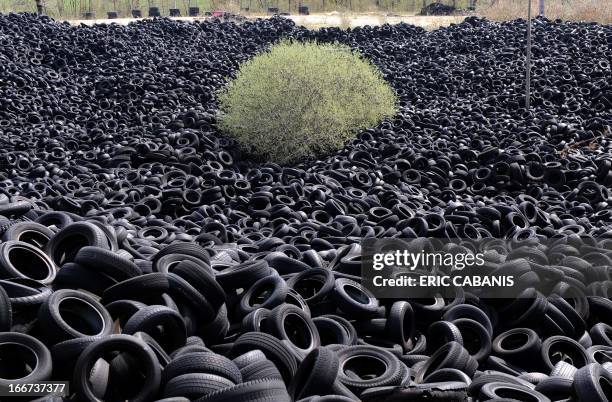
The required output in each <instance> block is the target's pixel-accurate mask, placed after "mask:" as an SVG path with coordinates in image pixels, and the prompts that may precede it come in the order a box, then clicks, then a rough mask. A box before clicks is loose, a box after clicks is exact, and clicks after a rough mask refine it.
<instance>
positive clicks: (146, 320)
mask: <svg viewBox="0 0 612 402" xmlns="http://www.w3.org/2000/svg"><path fill="white" fill-rule="evenodd" d="M4 211H5V213H6V212H7V211H11V212H12V213H13V214H14V216H13V217H12V218H13V219H12V225H11V226H10V228H8V230H6V231H5V232H4V234H3V238H2V242H1V243H0V250H1V257H2V259H1V260H0V277H1V278H2V279H0V298H1V299H2V300H0V307H1V310H0V324H1V325H2V327H1V328H0V330H1V331H3V332H1V333H0V358H1V360H0V368H1V369H2V370H1V371H0V373H2V375H1V376H0V377H1V379H0V384H1V385H8V384H19V383H29V382H33V381H49V380H55V381H68V382H69V383H70V386H71V388H70V389H71V392H72V394H73V395H72V397H73V398H76V399H77V400H87V401H93V400H142V401H150V400H157V399H166V398H174V399H170V400H174V401H182V400H198V401H230V400H240V401H264V400H274V401H283V400H284V401H292V400H296V401H297V400H308V401H315V400H327V401H349V400H364V401H388V400H406V398H416V399H415V400H428V398H435V400H449V401H455V400H466V399H467V398H468V397H470V398H473V400H476V401H486V400H491V399H492V400H495V399H499V398H502V397H506V398H507V397H508V395H512V398H511V399H514V400H525V401H526V400H538V401H548V400H550V401H557V400H566V399H568V398H574V399H577V400H581V401H582V400H583V401H606V400H609V398H610V396H612V395H611V394H610V388H609V387H607V385H606V384H608V382H609V381H612V326H611V325H612V301H611V300H610V299H609V298H608V297H609V296H608V297H601V296H589V297H587V296H584V294H582V295H580V287H579V286H578V285H576V284H577V283H581V282H580V281H579V280H577V279H575V278H572V279H567V282H563V281H561V282H560V284H561V286H559V287H558V289H556V291H555V292H554V293H552V294H551V296H549V297H545V296H544V295H543V294H542V293H540V292H538V291H536V290H535V289H534V288H527V289H526V290H525V291H524V293H523V294H522V295H521V296H520V297H519V298H516V299H490V300H484V299H483V300H481V299H479V298H478V297H477V296H475V295H473V294H468V293H465V292H463V291H462V290H461V289H460V288H458V289H457V290H456V296H455V297H454V298H452V299H443V298H441V297H437V298H433V299H432V300H425V299H407V300H387V299H377V298H375V297H374V296H373V295H372V294H371V293H370V292H369V291H368V290H367V289H365V288H364V287H362V285H361V284H360V283H359V277H357V276H355V275H352V274H351V272H352V273H353V274H354V273H355V272H354V271H355V261H357V260H358V257H359V256H360V253H359V248H358V247H355V246H353V247H351V246H345V247H343V248H340V249H339V250H338V253H337V254H336V255H335V256H334V258H332V259H331V260H330V259H329V257H327V256H326V254H325V253H322V252H316V251H314V250H313V249H308V250H302V251H300V250H299V249H297V248H295V249H292V248H287V247H283V244H282V242H281V241H280V239H278V238H276V239H277V240H276V245H271V244H268V245H267V246H266V244H265V243H266V242H268V243H270V239H267V240H263V241H260V242H259V243H257V246H260V247H261V249H267V250H266V251H259V252H251V253H248V252H246V251H245V249H244V248H240V247H238V245H234V246H232V245H231V244H225V245H222V246H213V247H210V248H203V247H201V246H199V245H197V244H193V243H188V242H172V243H171V244H164V245H159V244H157V243H155V242H153V241H151V246H149V248H150V250H149V251H150V252H151V253H150V255H149V256H147V257H145V256H144V255H143V254H142V253H141V252H142V251H145V250H143V247H140V248H139V249H138V250H137V249H135V248H134V247H133V246H132V245H131V240H132V239H131V236H132V235H133V234H134V232H131V233H130V232H129V231H127V230H125V229H122V228H119V229H115V228H113V227H112V226H110V225H107V224H104V223H102V222H100V221H99V220H82V219H80V218H79V217H78V216H75V215H72V214H69V213H64V212H44V211H38V210H33V209H28V208H25V207H24V204H23V202H17V203H12V204H7V205H5V209H4ZM272 239H274V238H272ZM257 246H255V245H250V248H253V247H257ZM568 247H569V246H568ZM279 249H280V250H284V252H283V251H276V250H279ZM139 250H140V251H139ZM515 250H518V248H517V249H515ZM602 250H603V249H602ZM251 251H253V250H251ZM555 252H558V250H557V251H555ZM511 253H512V251H510V253H509V254H508V255H509V258H508V259H507V260H506V262H504V263H498V265H499V267H500V268H501V269H508V268H507V267H509V266H510V267H518V266H520V265H521V264H528V265H529V263H530V262H529V260H526V259H524V258H516V259H513V257H512V255H511ZM324 257H327V258H324ZM569 262H573V263H574V264H578V263H579V262H582V263H583V264H587V265H588V264H589V263H588V261H586V260H583V259H580V258H578V257H574V258H573V259H566V260H564V262H561V264H566V265H570V264H569ZM489 263H490V264H495V263H494V262H489ZM531 263H532V264H537V263H536V262H531ZM574 266H576V265H574ZM558 267H563V265H559V266H558ZM550 268H551V269H552V268H553V267H552V266H551V267H550ZM564 268H565V269H566V272H568V273H570V272H572V271H574V272H575V274H576V275H578V274H582V273H581V271H580V270H579V269H581V268H584V267H581V268H570V267H564ZM599 268H600V269H603V268H604V267H599ZM557 269H559V268H557ZM589 269H590V270H593V267H592V266H589V268H588V269H586V270H585V272H588V270H589ZM538 272H541V271H538ZM600 284H601V286H602V287H604V286H605V285H606V283H600ZM571 289H573V293H571V294H569V295H566V296H569V297H566V298H564V297H561V296H560V295H559V294H558V293H563V292H564V291H567V292H570V291H571ZM2 362H5V363H2ZM16 363H17V364H16ZM43 400H44V399H43ZM49 400H51V399H49Z"/></svg>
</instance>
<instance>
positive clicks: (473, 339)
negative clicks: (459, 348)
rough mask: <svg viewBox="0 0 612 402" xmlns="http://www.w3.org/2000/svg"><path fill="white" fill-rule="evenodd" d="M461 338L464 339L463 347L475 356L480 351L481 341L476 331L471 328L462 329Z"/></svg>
mask: <svg viewBox="0 0 612 402" xmlns="http://www.w3.org/2000/svg"><path fill="white" fill-rule="evenodd" d="M461 337H462V339H463V347H464V348H465V349H466V350H467V351H468V352H469V353H470V354H471V355H474V354H476V353H477V352H478V351H479V350H480V345H481V340H480V336H479V335H478V333H477V332H476V331H474V330H473V329H471V328H461Z"/></svg>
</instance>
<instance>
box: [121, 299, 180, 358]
mask: <svg viewBox="0 0 612 402" xmlns="http://www.w3.org/2000/svg"><path fill="white" fill-rule="evenodd" d="M158 327H162V328H163V332H161V333H160V332H159V329H158ZM139 331H142V332H146V333H147V334H149V335H151V336H152V337H153V339H155V340H156V341H157V342H158V343H159V344H160V345H161V346H162V347H163V348H164V350H165V351H166V352H167V353H170V352H172V351H174V350H176V349H178V348H180V347H181V346H183V345H185V342H186V341H187V333H186V329H185V323H184V322H183V318H182V317H181V316H180V315H179V314H178V313H177V312H176V311H174V310H172V309H170V308H168V307H166V306H147V307H145V308H143V309H142V310H139V311H137V312H136V313H134V315H132V316H131V317H130V319H129V320H128V321H127V322H126V324H125V326H124V327H123V333H124V334H128V335H131V334H135V333H136V332H139Z"/></svg>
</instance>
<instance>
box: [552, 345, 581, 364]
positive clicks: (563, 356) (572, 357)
mask: <svg viewBox="0 0 612 402" xmlns="http://www.w3.org/2000/svg"><path fill="white" fill-rule="evenodd" d="M550 361H551V363H552V364H557V363H559V362H560V361H564V362H566V363H569V364H572V365H574V366H577V365H579V363H580V361H581V359H580V357H579V355H578V353H577V352H576V351H574V350H569V349H568V348H563V347H557V348H554V349H553V348H551V349H550Z"/></svg>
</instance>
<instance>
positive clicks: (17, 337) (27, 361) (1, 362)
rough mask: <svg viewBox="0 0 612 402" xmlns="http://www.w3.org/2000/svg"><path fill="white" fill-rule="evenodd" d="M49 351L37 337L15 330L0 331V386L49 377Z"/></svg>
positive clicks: (43, 379) (31, 381)
mask: <svg viewBox="0 0 612 402" xmlns="http://www.w3.org/2000/svg"><path fill="white" fill-rule="evenodd" d="M52 371H53V363H52V359H51V352H49V349H47V347H46V346H45V345H44V344H43V343H42V342H40V341H39V340H38V339H36V338H34V337H32V336H30V335H26V334H19V333H16V332H3V333H0V373H1V374H0V387H2V388H3V389H7V388H8V386H9V385H17V384H31V383H36V382H43V381H47V380H49V379H51V373H52Z"/></svg>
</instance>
